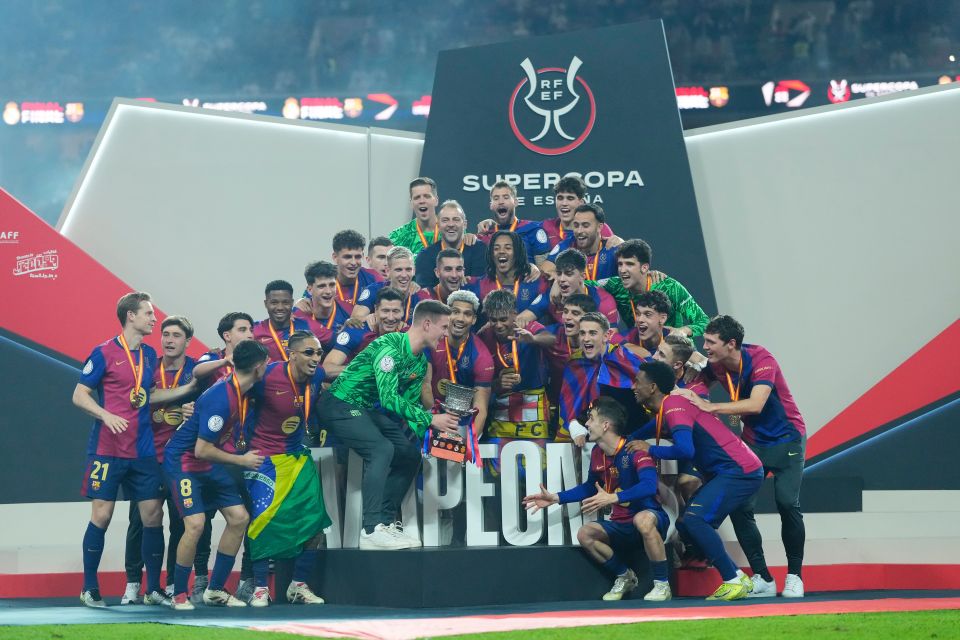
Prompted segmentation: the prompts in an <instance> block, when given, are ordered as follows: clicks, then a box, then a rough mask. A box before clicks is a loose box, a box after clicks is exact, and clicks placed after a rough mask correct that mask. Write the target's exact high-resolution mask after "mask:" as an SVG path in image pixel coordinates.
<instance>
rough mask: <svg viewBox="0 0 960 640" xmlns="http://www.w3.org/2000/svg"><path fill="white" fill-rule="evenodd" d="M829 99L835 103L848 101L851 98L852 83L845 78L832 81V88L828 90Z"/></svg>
mask: <svg viewBox="0 0 960 640" xmlns="http://www.w3.org/2000/svg"><path fill="white" fill-rule="evenodd" d="M827 99H828V100H830V102H832V103H833V104H837V103H838V102H846V101H847V100H849V99H850V83H848V82H847V81H846V79H844V80H840V81H839V82H837V81H836V80H831V81H830V89H829V90H828V91H827Z"/></svg>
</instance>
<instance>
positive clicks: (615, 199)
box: [420, 20, 715, 313]
mask: <svg viewBox="0 0 960 640" xmlns="http://www.w3.org/2000/svg"><path fill="white" fill-rule="evenodd" d="M569 173H576V174H579V175H580V176H581V177H583V179H584V181H585V182H586V184H587V187H588V190H589V201H590V202H593V203H599V204H601V205H602V206H603V208H604V210H605V211H606V214H607V222H608V223H609V224H610V226H611V227H613V229H614V231H615V232H616V233H617V235H619V236H621V237H623V238H643V239H644V240H646V241H647V242H649V243H650V244H651V246H652V247H653V248H654V252H655V255H656V256H657V268H662V269H663V270H664V271H666V272H667V273H669V274H670V275H671V276H673V277H676V278H677V279H678V280H680V281H681V282H683V283H684V284H685V285H686V286H687V288H688V289H690V290H691V292H692V293H693V294H694V296H695V297H696V299H697V300H698V301H699V302H700V303H701V306H703V307H704V309H705V310H707V311H708V313H710V312H713V311H714V310H715V302H714V293H713V283H712V281H711V278H710V268H709V264H708V263H707V254H706V248H705V247H704V243H703V231H702V229H701V226H700V216H699V213H698V211H697V204H696V197H695V194H694V191H693V181H692V179H691V177H690V167H689V164H688V161H687V152H686V146H685V145H684V141H683V130H682V127H681V124H680V115H679V112H678V110H677V96H676V90H675V87H674V85H673V76H672V73H671V70H670V62H669V57H668V55H667V48H666V38H665V37H664V33H663V25H662V24H661V22H660V21H659V20H656V21H646V22H636V23H632V24H626V25H619V26H615V27H605V28H602V29H589V30H585V31H577V32H572V33H565V34H560V35H555V36H545V37H538V38H525V39H520V40H515V41H511V42H504V43H500V44H495V45H487V46H482V47H470V48H465V49H454V50H450V51H442V52H441V53H440V55H439V58H438V60H437V72H436V76H435V79H434V89H433V96H432V102H431V106H430V119H429V120H428V121H427V133H426V139H425V141H424V147H423V155H422V160H421V164H420V175H425V176H430V177H431V178H433V179H434V180H436V181H437V185H438V187H439V192H440V193H439V195H440V199H441V200H443V199H446V198H455V199H456V200H458V201H459V202H460V204H462V205H463V207H464V210H465V211H466V213H467V218H468V219H469V220H470V221H471V222H472V221H479V220H482V219H484V218H487V217H488V216H489V191H490V188H491V187H492V186H493V184H494V183H495V182H496V181H497V180H500V179H504V180H507V181H508V182H510V183H512V184H514V185H516V187H517V189H518V191H519V194H518V195H519V201H520V204H521V207H520V209H519V210H518V211H517V215H518V216H519V217H521V218H526V219H532V220H545V219H547V218H552V217H555V216H556V212H555V210H554V208H553V207H552V206H551V205H552V203H553V187H554V185H556V184H557V182H558V181H559V180H560V178H562V177H563V176H564V175H567V174H569Z"/></svg>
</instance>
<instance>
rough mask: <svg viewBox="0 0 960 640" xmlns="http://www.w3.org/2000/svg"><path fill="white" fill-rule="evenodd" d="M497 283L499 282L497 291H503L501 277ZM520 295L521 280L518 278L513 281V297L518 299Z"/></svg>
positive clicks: (497, 278)
mask: <svg viewBox="0 0 960 640" xmlns="http://www.w3.org/2000/svg"><path fill="white" fill-rule="evenodd" d="M496 281H497V291H499V290H500V289H503V285H502V284H501V283H500V276H496ZM519 295H520V278H516V279H514V281H513V297H515V298H516V297H517V296H519Z"/></svg>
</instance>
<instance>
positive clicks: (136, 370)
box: [117, 332, 162, 396]
mask: <svg viewBox="0 0 960 640" xmlns="http://www.w3.org/2000/svg"><path fill="white" fill-rule="evenodd" d="M117 337H118V338H119V339H120V344H121V345H123V352H124V353H126V354H127V361H128V362H129V363H130V368H131V369H132V370H133V394H134V396H139V395H140V390H141V389H142V388H143V343H142V342H141V343H140V346H139V347H137V353H138V355H139V362H140V364H139V366H138V365H135V364H133V354H132V353H131V352H130V347H128V346H127V339H126V338H124V337H123V333H122V332H121V333H120V335H119V336H117ZM161 370H162V369H161Z"/></svg>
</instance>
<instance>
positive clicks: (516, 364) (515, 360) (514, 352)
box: [497, 340, 520, 373]
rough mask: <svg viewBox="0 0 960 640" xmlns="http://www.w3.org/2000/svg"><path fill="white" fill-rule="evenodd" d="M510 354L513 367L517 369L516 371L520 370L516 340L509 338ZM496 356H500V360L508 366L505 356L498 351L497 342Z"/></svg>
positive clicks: (498, 345) (498, 344)
mask: <svg viewBox="0 0 960 640" xmlns="http://www.w3.org/2000/svg"><path fill="white" fill-rule="evenodd" d="M510 342H511V355H512V356H513V368H514V369H516V370H517V373H519V372H520V364H519V362H520V358H519V357H518V356H517V341H516V340H511V341H510ZM497 357H498V358H500V362H501V363H502V364H503V366H504V367H510V365H509V364H507V360H506V356H504V355H503V352H502V351H500V343H499V342H498V343H497Z"/></svg>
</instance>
